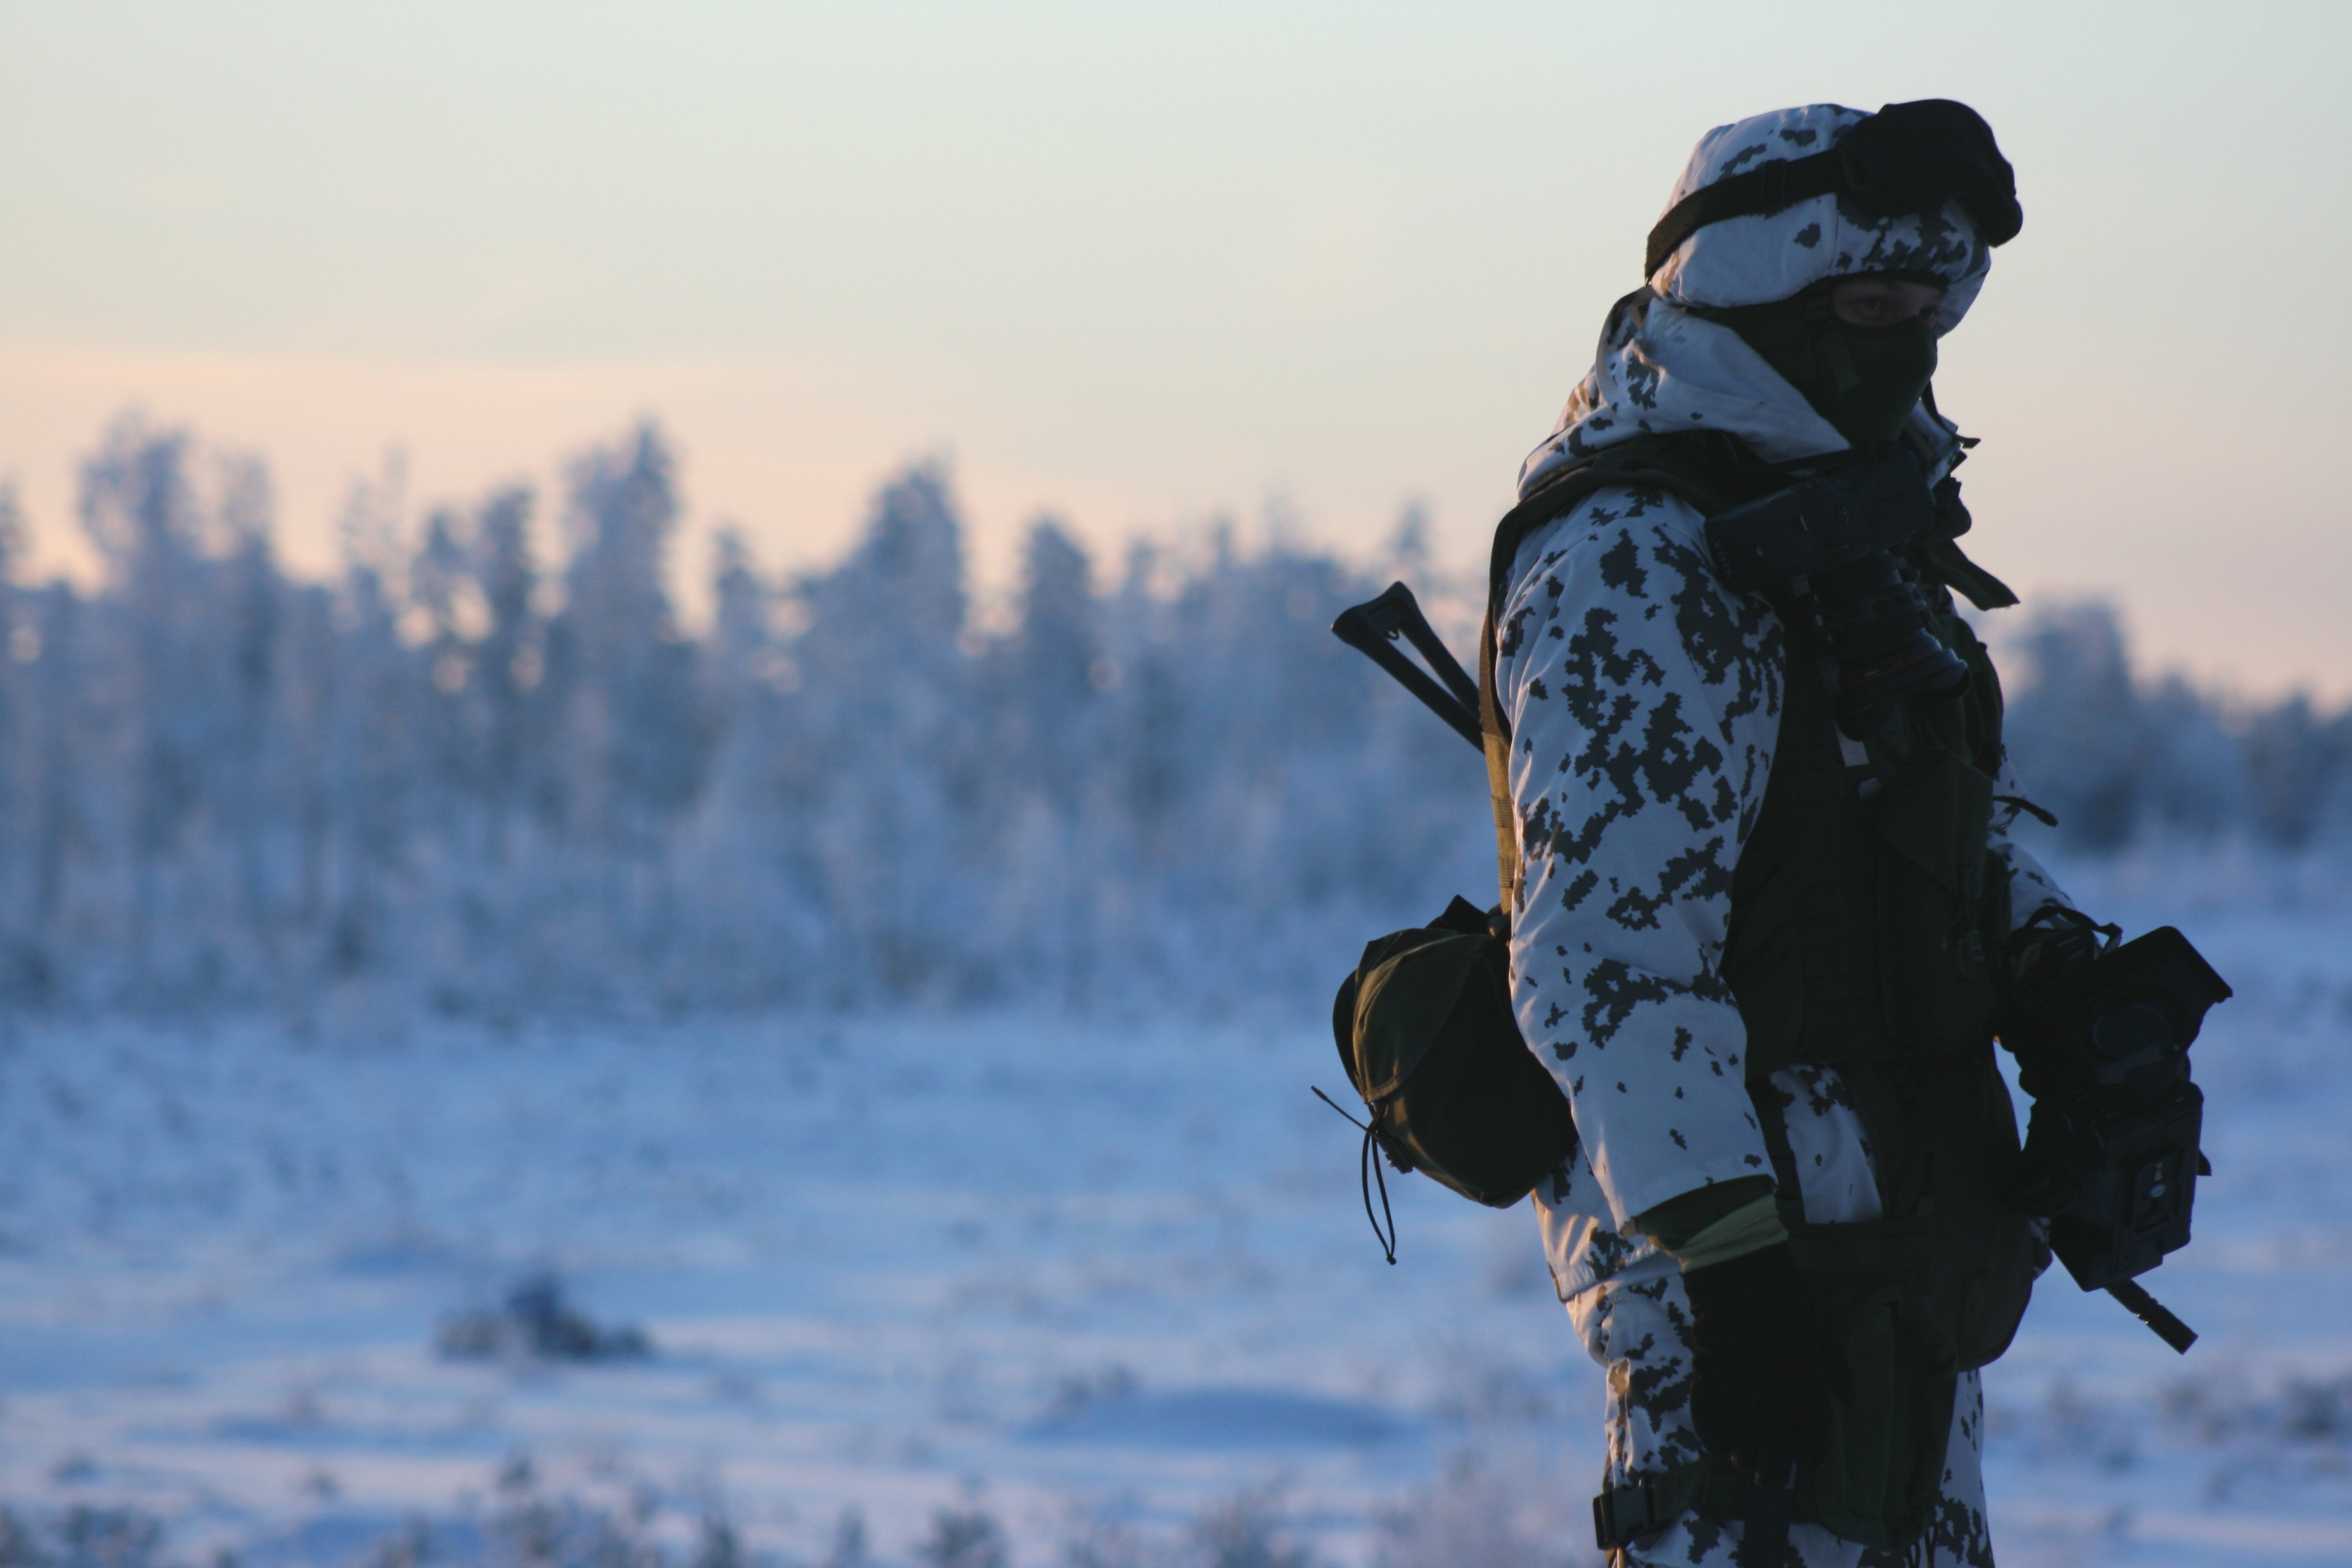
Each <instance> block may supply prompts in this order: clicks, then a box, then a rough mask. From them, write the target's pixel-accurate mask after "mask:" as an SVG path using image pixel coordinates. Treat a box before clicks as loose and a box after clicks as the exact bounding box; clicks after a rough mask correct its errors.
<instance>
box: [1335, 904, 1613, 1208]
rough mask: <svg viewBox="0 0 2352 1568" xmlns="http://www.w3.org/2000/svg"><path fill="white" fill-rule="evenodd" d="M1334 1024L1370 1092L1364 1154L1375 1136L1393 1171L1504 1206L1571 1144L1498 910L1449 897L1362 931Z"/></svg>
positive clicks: (1363, 1090) (1568, 1120)
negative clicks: (1405, 923)
mask: <svg viewBox="0 0 2352 1568" xmlns="http://www.w3.org/2000/svg"><path fill="white" fill-rule="evenodd" d="M1331 1033H1332V1037H1333V1038H1334V1040H1335V1041H1336V1042H1337V1044H1338V1046H1339V1061H1340V1064H1341V1065H1342V1066H1343V1067H1345V1068H1346V1069H1347V1072H1348V1080H1349V1082H1350V1083H1352V1084H1353V1085H1354V1086H1355V1089H1356V1092H1357V1094H1358V1095H1359V1096H1360V1097H1361V1099H1362V1100H1363V1102H1364V1106H1365V1109H1366V1113H1367V1117H1368V1122H1367V1125H1366V1132H1365V1137H1366V1140H1367V1148H1366V1158H1367V1160H1368V1161H1369V1159H1370V1146H1371V1145H1373V1144H1377V1145H1378V1146H1379V1149H1380V1151H1381V1153H1382V1154H1383V1155H1385V1156H1387V1158H1388V1161H1389V1163H1391V1164H1392V1165H1394V1166H1395V1167H1396V1168H1397V1169H1398V1170H1400V1171H1422V1172H1425V1173H1427V1174H1428V1175H1430V1176H1431V1177H1432V1178H1433V1179H1434V1180H1436V1181H1437V1182H1439V1183H1441V1184H1444V1185H1445V1186H1448V1187H1451V1188H1453V1189H1454V1191H1455V1192H1457V1193H1460V1194H1462V1195H1463V1196H1464V1197H1466V1198H1470V1199H1473V1200H1475V1202H1478V1203H1482V1204H1485V1205H1488V1206H1489V1207H1492V1208H1509V1207H1510V1206H1511V1205H1514V1204H1516V1203H1517V1202H1518V1201H1519V1200H1520V1199H1521V1198H1522V1197H1525V1196H1526V1195H1527V1194H1528V1191H1529V1190H1530V1189H1532V1188H1533V1187H1534V1186H1535V1185H1536V1184H1537V1183H1538V1182H1539V1181H1541V1180H1542V1179H1543V1178H1544V1177H1545V1176H1547V1175H1549V1174H1550V1173H1552V1172H1554V1171H1556V1170H1558V1169H1559V1167H1560V1166H1561V1165H1562V1164H1563V1163H1566V1162H1567V1160H1568V1159H1569V1157H1570V1155H1572V1154H1573V1153H1575V1152H1576V1122H1575V1121H1574V1119H1573V1118H1572V1117H1571V1116H1570V1113H1569V1108H1568V1097H1567V1096H1566V1095H1564V1094H1563V1093H1561V1092H1560V1089H1559V1084H1558V1083H1556V1082H1554V1081H1553V1079H1552V1076H1551V1075H1550V1074H1549V1073H1548V1072H1546V1071H1545V1070H1544V1068H1543V1064H1542V1063H1540V1062H1538V1061H1537V1060H1536V1058H1535V1055H1534V1053H1533V1052H1531V1051H1529V1050H1528V1046H1527V1042H1526V1041H1525V1040H1524V1039H1523V1038H1521V1037H1520V1035H1519V1026H1518V1022H1517V1019H1516V1018H1514V1017H1513V1016H1512V1015H1511V996H1510V954H1509V942H1508V936H1507V923H1506V921H1505V919H1504V917H1503V916H1502V914H1501V913H1500V912H1499V911H1496V912H1494V913H1491V914H1490V913H1488V912H1486V911H1483V910H1478V909H1477V908H1475V907H1474V906H1473V905H1472V904H1471V903H1470V902H1469V901H1468V900H1465V899H1458V898H1457V899H1455V900H1454V901H1453V903H1451V904H1450V905H1448V906H1447V907H1446V910H1445V912H1444V914H1442V915H1440V916H1438V917H1437V919H1436V920H1435V921H1432V922H1431V923H1430V924H1428V925H1426V926H1420V927H1415V928H1413V929H1412V930H1409V931H1392V932H1391V933H1390V934H1389V935H1387V936H1384V937H1381V938H1380V939H1378V940H1377V941H1374V942H1368V943H1366V944H1365V947H1364V955H1363V958H1362V960H1361V961H1360V963H1358V964H1357V965H1356V971H1355V973H1352V974H1350V975H1349V976H1348V978H1347V979H1346V980H1345V981H1343V982H1342V983H1341V984H1340V986H1339V996H1338V997H1337V998H1336V999H1335V1000H1334V1002H1333V1004H1332V1007H1331ZM1367 1201H1368V1205H1369V1199H1368V1200H1367ZM1376 1228H1377V1227H1376Z"/></svg>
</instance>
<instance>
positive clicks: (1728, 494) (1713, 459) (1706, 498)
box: [1478, 431, 1772, 915]
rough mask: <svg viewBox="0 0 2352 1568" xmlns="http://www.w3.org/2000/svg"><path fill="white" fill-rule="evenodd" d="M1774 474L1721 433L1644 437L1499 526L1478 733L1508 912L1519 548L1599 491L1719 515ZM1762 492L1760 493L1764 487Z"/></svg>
mask: <svg viewBox="0 0 2352 1568" xmlns="http://www.w3.org/2000/svg"><path fill="white" fill-rule="evenodd" d="M1759 475H1760V476H1762V477H1761V478H1760V479H1759ZM1771 482H1772V481H1771V479H1770V478H1769V470H1767V469H1765V468H1764V466H1763V464H1762V463H1761V462H1760V461H1759V459H1758V458H1756V457H1755V456H1754V455H1753V454H1752V453H1750V452H1749V451H1748V447H1747V446H1746V445H1745V444H1744V443H1742V442H1740V441H1738V440H1737V439H1735V438H1733V437H1728V436H1724V435H1721V434H1719V433H1717V432H1712V431H1706V432H1693V433H1691V434H1689V435H1685V436H1644V437H1635V438H1634V439H1633V440H1631V441H1625V442H1621V443H1620V444H1618V445H1616V446H1613V447H1602V448H1601V449H1600V450H1599V451H1597V452H1592V453H1590V454H1587V455H1586V456H1584V457H1582V458H1577V459H1574V460H1572V461H1571V462H1570V463H1569V464H1568V465H1566V466H1565V467H1563V468H1559V469H1558V470H1557V471H1555V472H1554V473H1552V474H1551V475H1550V476H1549V477H1548V478H1546V479H1545V480H1544V482H1543V483H1542V484H1541V485H1539V486H1538V487H1537V488H1536V489H1535V490H1534V491H1532V492H1531V493H1530V494H1528V496H1527V497H1526V498H1525V499H1523V500H1521V501H1520V502H1519V504H1518V505H1517V506H1515V507H1513V508H1512V509H1511V510H1509V511H1507V512H1506V513H1504V514H1503V521H1500V522H1498V523H1496V525H1495V543H1494V548H1493V549H1492V551H1490V552H1488V555H1487V559H1486V621H1485V623H1484V624H1483V625H1482V626H1480V627H1479V631H1478V728H1479V731H1480V734H1481V736H1482V738H1483V739H1484V741H1485V742H1486V790H1487V794H1488V795H1489V796H1490V798H1491V799H1492V801H1493V803H1494V808H1495V866H1496V878H1497V881H1498V883H1499V885H1500V887H1501V889H1502V896H1503V911H1504V913H1505V914H1506V915H1509V914H1515V913H1516V912H1517V910H1518V907H1519V903H1518V900H1519V886H1520V880H1521V875H1522V870H1523V868H1522V867H1521V865H1520V863H1519V834H1518V813H1517V809H1516V808H1515V807H1514V806H1513V805H1512V804H1511V774H1510V763H1511V726H1510V721H1508V720H1507V719H1506V718H1505V717H1504V716H1503V710H1502V699H1501V696H1500V694H1499V693H1498V692H1497V690H1496V686H1495V658H1496V641H1497V638H1498V637H1499V635H1500V634H1499V629H1498V627H1499V622H1500V620H1501V617H1502V613H1503V599H1504V596H1505V595H1507V594H1508V593H1509V592H1510V586H1511V584H1510V574H1511V563H1512V562H1513V561H1515V560H1517V558H1518V553H1519V546H1520V545H1522V544H1524V543H1526V542H1527V540H1528V535H1529V534H1531V533H1533V532H1535V531H1536V530H1537V529H1538V528H1541V527H1542V526H1543V525H1544V524H1546V523H1548V522H1551V521H1555V520H1556V519H1558V518H1559V517H1561V516H1564V515H1565V514H1566V513H1568V512H1569V511H1570V510H1573V509H1574V508H1575V507H1576V506H1577V505H1578V503H1580V502H1581V501H1582V500H1585V498H1587V497H1588V496H1591V495H1592V494H1594V493H1595V492H1596V491H1600V490H1604V489H1663V490H1666V491H1669V492H1671V493H1673V494H1675V495H1677V496H1679V497H1681V498H1682V499H1683V500H1686V501H1688V502H1690V504H1691V505H1692V506H1694V507H1696V508H1697V509H1698V510H1699V511H1701V512H1702V513H1705V514H1707V515H1710V516H1711V515H1713V514H1714V513H1716V512H1718V511H1721V510H1723V509H1724V508H1725V507H1727V506H1729V505H1731V504H1732V503H1733V502H1734V501H1737V500H1745V499H1747V495H1748V492H1749V491H1751V490H1753V491H1755V492H1756V493H1759V494H1760V493H1762V489H1769V488H1771ZM1759 485H1760V486H1761V487H1762V489H1759V488H1758V487H1759Z"/></svg>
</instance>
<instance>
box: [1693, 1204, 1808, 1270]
mask: <svg viewBox="0 0 2352 1568" xmlns="http://www.w3.org/2000/svg"><path fill="white" fill-rule="evenodd" d="M1788 1239H1789V1229H1788V1227H1787V1226H1784V1225H1782V1224H1781V1223H1780V1205H1779V1204H1778V1203H1777V1202H1776V1201H1775V1200H1774V1199H1772V1198H1769V1197H1763V1198H1758V1199H1757V1200H1756V1201H1755V1202H1754V1203H1751V1204H1744V1205H1741V1206H1740V1207H1738V1208H1736V1209H1734V1210H1732V1211H1731V1212H1730V1213H1729V1214H1727V1215H1724V1216H1723V1217H1722V1218H1721V1219H1719V1220H1717V1221H1716V1222H1715V1223H1714V1224H1713V1225H1711V1226H1707V1227H1706V1229H1705V1230H1702V1231H1700V1232H1699V1233H1698V1234H1697V1235H1696V1236H1694V1237H1691V1238H1690V1239H1689V1240H1688V1241H1686V1242H1685V1243H1683V1244H1682V1245H1681V1246H1680V1247H1674V1248H1672V1249H1671V1250H1672V1251H1673V1253H1674V1256H1675V1262H1677V1263H1679V1264H1681V1265H1682V1266H1683V1272H1684V1273H1685V1274H1687V1273H1689V1272H1690V1271H1691V1270H1692V1269H1694V1268H1706V1267H1708V1266H1709V1265H1710V1264H1716V1263H1728V1262H1730V1261H1731V1260H1732V1259H1733V1258H1745V1257H1747V1256H1748V1254H1749V1253H1751V1252H1761V1251H1763V1250H1764V1249H1765V1248H1766V1247H1770V1246H1773V1245H1774V1244H1776V1243H1779V1242H1783V1241H1786V1240H1788Z"/></svg>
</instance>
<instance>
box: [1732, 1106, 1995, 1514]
mask: <svg viewBox="0 0 2352 1568" xmlns="http://www.w3.org/2000/svg"><path fill="white" fill-rule="evenodd" d="M1884 1077H1885V1075H1882V1074H1874V1073H1870V1072H1868V1071H1858V1072H1855V1073H1853V1074H1852V1075H1850V1076H1849V1078H1848V1088H1849V1089H1850V1090H1851V1091H1853V1092H1854V1093H1855V1095H1856V1097H1857V1100H1858V1101H1859V1103H1860V1108H1861V1110H1862V1113H1863V1116H1864V1124H1865V1125H1866V1126H1868V1127H1870V1128H1871V1129H1872V1130H1873V1132H1874V1134H1875V1135H1877V1137H1884V1138H1885V1139H1886V1142H1885V1144H1884V1145H1882V1146H1880V1147H1879V1149H1878V1152H1877V1159H1876V1163H1877V1164H1878V1167H1879V1177H1880V1182H1881V1187H1882V1194H1881V1195H1882V1199H1883V1200H1884V1199H1892V1200H1894V1202H1893V1204H1892V1205H1891V1206H1893V1207H1894V1208H1895V1211H1896V1212H1895V1215H1893V1216H1892V1217H1886V1218H1881V1219H1874V1220H1856V1221H1850V1222H1841V1223H1836V1224H1812V1223H1810V1222H1808V1221H1807V1220H1806V1219H1805V1217H1804V1198H1803V1195H1802V1188H1801V1185H1800V1184H1799V1181H1798V1175H1797V1168H1796V1157H1795V1154H1794V1152H1793V1151H1792V1150H1791V1149H1790V1143H1789V1131H1788V1125H1787V1122H1786V1121H1784V1120H1783V1114H1782V1111H1781V1110H1780V1105H1779V1102H1778V1100H1776V1099H1775V1098H1774V1097H1773V1096H1772V1095H1771V1094H1769V1093H1763V1094H1758V1095H1757V1096H1756V1097H1755V1099H1756V1109H1757V1112H1758V1117H1757V1120H1758V1123H1759V1126H1760V1128H1761V1129H1762V1131H1763V1133H1764V1147H1765V1150H1766V1152H1768V1153H1769V1154H1770V1155H1771V1158H1772V1165H1773V1174H1774V1177H1775V1180H1776V1181H1777V1183H1778V1184H1779V1194H1778V1195H1779V1198H1780V1217H1781V1223H1782V1224H1784V1225H1785V1226H1788V1230H1789V1251H1790V1256H1791V1258H1793V1259H1794V1261H1795V1263H1796V1265H1797V1269H1798V1272H1799V1273H1800V1274H1801V1275H1802V1276H1803V1278H1804V1280H1805V1283H1806V1285H1807V1286H1808V1287H1809V1288H1810V1289H1811V1291H1812V1293H1813V1298H1814V1300H1815V1301H1816V1302H1817V1303H1818V1304H1819V1305H1820V1308H1821V1310H1822V1318H1823V1320H1824V1321H1826V1322H1827V1323H1828V1324H1829V1326H1830V1329H1831V1337H1832V1345H1833V1347H1834V1354H1835V1357H1836V1362H1835V1363H1834V1364H1835V1371H1834V1374H1833V1376H1832V1381H1831V1387H1830V1389H1829V1395H1830V1436H1829V1442H1828V1445H1827V1447H1826V1448H1825V1449H1824V1450H1823V1452H1822V1456H1821V1457H1820V1458H1818V1459H1816V1460H1815V1461H1813V1462H1812V1463H1811V1464H1808V1465H1803V1466H1801V1467H1799V1468H1798V1471H1797V1485H1796V1510H1797V1517H1799V1518H1801V1519H1810V1520H1812V1521H1815V1522H1817V1523H1819V1524H1822V1525H1823V1526H1825V1527H1827V1528H1828V1529H1829V1530H1830V1531H1832V1532H1833V1533H1835V1534H1837V1535H1840V1536H1843V1538H1845V1539H1846V1540H1848V1541H1854V1542H1862V1543H1863V1544H1864V1545H1867V1546H1871V1547H1874V1548H1877V1549H1879V1550H1882V1551H1888V1552H1899V1551H1902V1550H1904V1549H1905V1548H1906V1547H1908V1546H1909V1545H1910V1544H1911V1543H1912V1542H1914V1541H1916V1540H1917V1539H1918V1537H1919V1534H1920V1533H1921V1532H1922V1531H1925V1530H1926V1529H1927V1526H1928V1525H1929V1524H1930V1523H1931V1522H1932V1521H1933V1518H1934V1510H1935V1507H1936V1500H1937V1496H1938V1494H1939V1493H1940V1491H1941V1489H1942V1487H1943V1479H1944V1449H1945V1447H1946V1446H1947V1444H1948V1442H1949V1440H1950V1436H1951V1422H1952V1402H1953V1400H1954V1398H1955V1397H1956V1395H1957V1394H1958V1387H1959V1371H1960V1365H1961V1358H1960V1355H1959V1353H1958V1346H1957V1345H1956V1344H1955V1342H1954V1340H1953V1335H1952V1329H1951V1326H1950V1325H1949V1324H1948V1323H1947V1322H1946V1321H1944V1320H1945V1318H1946V1316H1947V1315H1948V1312H1947V1311H1946V1310H1944V1303H1943V1301H1942V1300H1940V1297H1941V1296H1942V1295H1943V1294H1944V1289H1943V1279H1942V1275H1943V1272H1944V1271H1945V1269H1946V1268H1948V1264H1949V1263H1950V1261H1951V1259H1950V1258H1948V1257H1947V1256H1946V1254H1947V1253H1948V1251H1949V1250H1950V1247H1951V1244H1952V1242H1953V1240H1954V1239H1955V1238H1954V1237H1952V1236H1951V1235H1950V1234H1948V1228H1947V1226H1945V1225H1944V1224H1943V1223H1942V1216H1941V1215H1938V1214H1937V1212H1935V1208H1934V1203H1933V1196H1932V1194H1933V1191H1934V1186H1933V1182H1932V1172H1931V1171H1929V1170H1928V1168H1929V1167H1932V1166H1933V1165H1934V1164H1936V1163H1937V1161H1936V1159H1935V1151H1933V1150H1931V1149H1929V1148H1927V1147H1925V1146H1920V1145H1917V1144H1916V1143H1914V1142H1912V1141H1910V1140H1908V1139H1907V1138H1906V1136H1905V1133H1906V1121H1907V1119H1902V1120H1898V1119H1897V1117H1896V1114H1895V1104H1894V1100H1893V1098H1892V1096H1893V1089H1891V1087H1890V1085H1889V1084H1887V1083H1886V1082H1885V1081H1882V1079H1884ZM1874 1142H1876V1137H1874ZM2019 1308H2020V1310H2021V1309H2022V1302H2020V1303H2019ZM2013 1328H2014V1324H2013V1322H2012V1323H2011V1324H2010V1325H2006V1326H2005V1327H2003V1328H2002V1329H2001V1330H2000V1331H1999V1337H2000V1340H2001V1341H2002V1342H2004V1343H2005V1342H2006V1341H2007V1338H2008V1333H2009V1331H2013ZM1993 1353H1998V1351H1997V1350H1996V1351H1995V1352H1993ZM1988 1359H1989V1358H1988Z"/></svg>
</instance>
